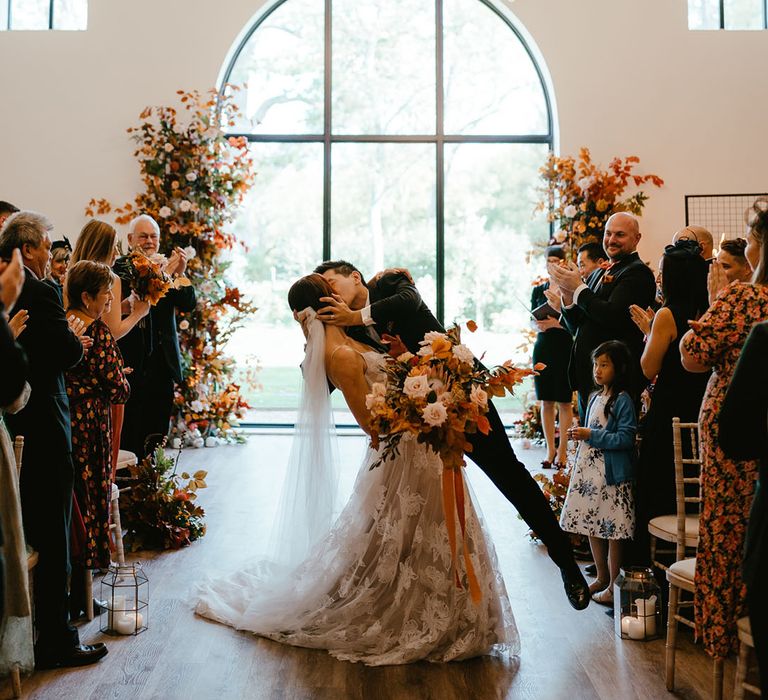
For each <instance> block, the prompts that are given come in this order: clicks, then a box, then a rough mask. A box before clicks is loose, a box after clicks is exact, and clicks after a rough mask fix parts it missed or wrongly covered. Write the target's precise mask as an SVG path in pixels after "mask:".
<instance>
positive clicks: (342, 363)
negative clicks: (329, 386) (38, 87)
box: [328, 347, 371, 434]
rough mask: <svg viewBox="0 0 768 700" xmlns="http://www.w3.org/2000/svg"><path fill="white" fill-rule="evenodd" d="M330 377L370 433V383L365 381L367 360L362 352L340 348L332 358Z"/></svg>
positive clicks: (357, 419)
mask: <svg viewBox="0 0 768 700" xmlns="http://www.w3.org/2000/svg"><path fill="white" fill-rule="evenodd" d="M328 377H329V379H330V380H331V381H332V382H333V385H334V386H335V387H337V388H338V389H340V390H341V392H342V393H343V394H344V400H345V401H346V402H347V406H349V410H350V411H352V415H353V416H354V417H355V420H356V421H357V424H358V425H359V426H360V427H361V428H362V429H363V430H364V431H365V432H366V433H369V434H370V418H371V416H370V412H369V411H368V409H367V408H366V407H365V396H366V394H367V393H368V384H367V382H366V381H365V362H364V361H363V358H362V357H361V356H360V353H358V352H355V351H354V350H353V349H352V348H347V347H341V348H338V349H337V350H336V352H335V353H334V354H333V357H332V358H331V363H330V366H329V367H328Z"/></svg>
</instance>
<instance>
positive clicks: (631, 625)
mask: <svg viewBox="0 0 768 700" xmlns="http://www.w3.org/2000/svg"><path fill="white" fill-rule="evenodd" d="M621 633H622V634H625V635H627V636H628V637H629V638H630V639H645V624H644V622H643V620H641V619H639V618H637V617H633V616H631V615H626V616H624V617H622V618H621Z"/></svg>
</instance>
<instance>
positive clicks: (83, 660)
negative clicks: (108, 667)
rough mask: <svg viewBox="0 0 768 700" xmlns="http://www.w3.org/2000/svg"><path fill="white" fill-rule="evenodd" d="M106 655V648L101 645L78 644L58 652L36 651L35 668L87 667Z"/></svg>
mask: <svg viewBox="0 0 768 700" xmlns="http://www.w3.org/2000/svg"><path fill="white" fill-rule="evenodd" d="M106 655H107V647H106V646H105V645H104V644H103V643H102V642H98V643H96V644H78V645H76V646H73V647H70V648H69V649H65V650H63V651H59V652H49V651H47V652H43V651H38V650H36V653H35V668H37V669H46V668H64V667H70V666H87V665H88V664H93V663H96V662H97V661H98V660H99V659H103V658H104V657H105V656H106Z"/></svg>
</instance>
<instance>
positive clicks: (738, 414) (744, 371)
mask: <svg viewBox="0 0 768 700" xmlns="http://www.w3.org/2000/svg"><path fill="white" fill-rule="evenodd" d="M766 357H768V322H767V321H763V322H762V323H758V324H757V325H756V326H754V327H753V328H752V332H751V333H750V334H749V336H748V337H747V342H746V343H744V349H743V350H742V351H741V355H740V356H739V361H738V362H737V363H736V369H735V370H734V372H733V378H732V379H731V383H730V385H729V386H728V391H727V392H726V394H725V398H724V399H723V407H722V409H721V411H720V445H721V447H722V448H723V452H725V454H727V455H728V456H729V457H730V458H731V459H736V460H753V459H759V460H760V468H759V475H758V479H757V484H756V486H755V498H754V500H753V501H752V510H751V511H750V515H749V526H748V528H747V544H746V548H745V550H744V565H743V568H742V573H743V576H744V583H745V584H746V586H747V607H748V609H749V619H750V623H751V627H752V638H753V639H754V642H755V653H756V655H757V663H758V666H759V668H760V679H761V681H760V687H761V688H763V689H765V688H768V604H767V603H766V599H765V590H766V582H768V422H767V419H768V363H766V361H765V358H766Z"/></svg>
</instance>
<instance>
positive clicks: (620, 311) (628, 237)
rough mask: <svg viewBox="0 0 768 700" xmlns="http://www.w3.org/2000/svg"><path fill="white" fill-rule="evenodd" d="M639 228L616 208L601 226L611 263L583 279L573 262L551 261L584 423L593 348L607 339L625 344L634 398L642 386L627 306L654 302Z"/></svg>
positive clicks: (637, 337) (638, 338)
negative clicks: (570, 342) (640, 251)
mask: <svg viewBox="0 0 768 700" xmlns="http://www.w3.org/2000/svg"><path fill="white" fill-rule="evenodd" d="M640 237H641V234H640V226H639V224H638V222H637V219H636V218H635V217H634V216H632V215H631V214H627V213H626V212H620V213H618V214H614V215H613V216H611V217H610V218H609V219H608V221H607V222H606V224H605V233H604V235H603V248H604V249H605V252H606V253H607V254H608V258H609V259H610V261H611V264H610V266H609V267H608V268H607V269H603V268H600V269H597V270H595V271H594V272H593V273H592V274H591V275H590V276H589V278H588V279H587V282H586V283H584V282H583V281H582V279H581V274H580V273H579V269H578V267H577V266H576V265H574V264H573V263H571V264H570V265H568V266H564V267H561V266H559V265H553V264H550V265H549V266H548V269H549V274H550V275H551V277H552V279H553V280H554V282H555V283H556V284H557V286H558V287H559V288H560V293H561V295H562V300H563V310H562V314H563V319H564V320H565V323H566V325H567V326H568V328H569V330H570V331H571V332H572V333H573V334H574V336H575V337H574V342H573V350H572V351H571V362H570V366H569V369H568V371H569V374H570V377H571V384H572V386H574V387H575V388H576V391H578V393H579V418H580V419H581V424H582V425H584V421H585V419H586V416H585V413H586V410H587V403H588V401H589V395H590V393H591V392H592V391H593V390H594V382H593V379H592V351H593V350H594V349H595V348H596V347H597V346H598V345H600V344H601V343H604V342H605V341H607V340H621V341H623V342H624V343H626V344H627V346H628V347H629V351H630V353H631V355H632V359H633V363H634V365H635V367H634V377H633V389H634V394H635V396H634V398H635V400H636V401H637V400H639V396H640V392H641V390H642V388H643V384H644V380H643V374H642V372H641V370H640V356H641V355H642V354H643V334H642V333H641V332H640V330H639V329H638V327H637V326H636V325H635V323H634V321H633V320H632V316H631V315H630V313H629V307H630V306H632V304H637V305H638V306H639V307H640V308H641V309H645V308H648V307H649V306H651V304H653V300H654V297H655V296H656V282H655V280H654V277H653V272H651V269H650V268H649V267H648V266H647V265H646V264H645V263H644V262H643V261H642V260H640V256H638V254H637V244H638V243H639V242H640Z"/></svg>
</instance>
